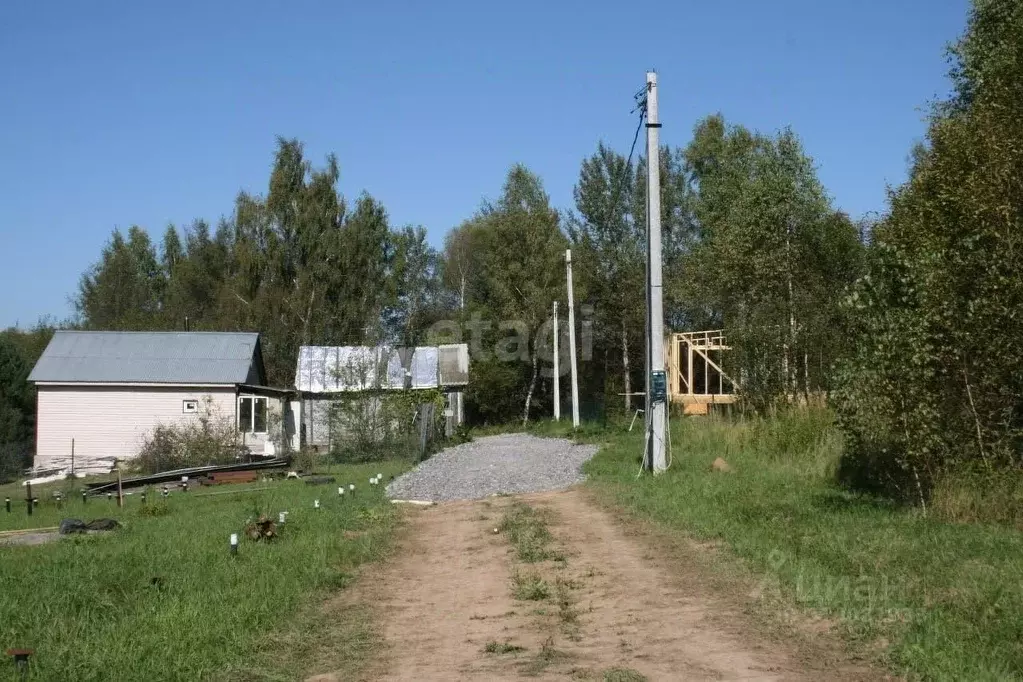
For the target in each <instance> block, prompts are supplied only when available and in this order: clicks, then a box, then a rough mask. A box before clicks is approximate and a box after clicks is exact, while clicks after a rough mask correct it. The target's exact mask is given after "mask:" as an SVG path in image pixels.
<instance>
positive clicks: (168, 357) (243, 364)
mask: <svg viewBox="0 0 1023 682" xmlns="http://www.w3.org/2000/svg"><path fill="white" fill-rule="evenodd" d="M258 344H259V334H255V333H230V332H81V331H58V332H57V333H56V334H54V335H53V340H51V341H50V344H49V345H48V346H47V347H46V350H45V351H43V354H42V357H40V358H39V362H37V363H36V366H35V368H34V369H33V370H32V373H31V374H30V375H29V377H28V378H29V381H42V382H47V381H48V382H58V383H126V384H128V383H139V384H143V383H157V384H244V383H253V382H252V379H253V378H258V379H260V381H259V382H258V383H262V366H261V362H262V360H261V358H259V357H258V353H257V347H258Z"/></svg>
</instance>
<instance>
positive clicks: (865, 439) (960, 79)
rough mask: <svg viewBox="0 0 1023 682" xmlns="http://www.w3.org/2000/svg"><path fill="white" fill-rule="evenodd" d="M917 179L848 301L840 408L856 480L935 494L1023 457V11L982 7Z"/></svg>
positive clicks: (920, 154)
mask: <svg viewBox="0 0 1023 682" xmlns="http://www.w3.org/2000/svg"><path fill="white" fill-rule="evenodd" d="M951 55H952V58H953V66H952V72H951V76H952V79H953V83H954V84H955V92H954V94H953V95H952V97H951V98H950V99H949V100H948V101H946V102H941V103H939V104H937V105H936V106H935V107H934V110H933V111H932V114H931V121H930V126H929V129H928V134H927V144H926V145H925V146H924V147H921V148H918V149H916V150H915V153H914V155H913V162H914V163H913V167H912V169H911V174H910V179H909V181H908V182H907V183H906V184H905V185H903V186H902V187H900V188H898V189H897V190H895V191H893V192H892V194H891V199H890V201H891V208H890V211H889V214H888V215H887V216H885V218H884V219H883V220H882V221H881V222H880V223H879V224H877V225H876V226H875V227H874V229H873V231H872V239H871V249H870V253H869V258H868V263H869V270H868V274H867V275H866V276H864V277H863V278H862V279H861V280H860V281H859V282H858V283H857V286H856V288H855V290H854V291H853V294H852V296H851V298H850V300H849V308H850V315H849V316H848V318H847V319H848V322H849V324H848V327H847V329H846V331H847V333H848V334H850V336H852V337H853V339H854V340H855V344H854V346H853V347H854V349H855V352H854V353H853V354H852V355H851V357H850V358H849V360H848V361H847V362H846V363H845V365H844V372H843V373H842V383H841V390H840V391H839V394H838V397H839V401H838V406H839V415H840V418H841V423H842V424H843V425H844V427H845V430H846V433H847V434H848V436H849V447H848V448H847V452H848V457H847V460H846V467H845V473H846V474H847V476H848V477H849V480H850V481H851V482H856V483H861V484H864V485H868V486H871V487H875V488H883V489H886V490H888V491H889V492H893V493H895V494H898V495H901V496H903V497H907V498H910V499H914V500H918V501H919V502H921V503H925V502H926V498H927V494H928V487H929V485H930V484H931V483H932V482H933V481H934V480H935V479H936V478H937V477H938V476H940V475H941V474H942V473H943V472H946V471H949V470H953V469H957V468H960V467H970V468H974V467H975V468H977V469H980V470H981V471H988V472H990V471H996V470H1004V469H1018V467H1019V466H1020V465H1021V464H1023V461H1021V455H1020V453H1021V452H1023V315H1020V310H1023V281H1021V280H1020V277H1019V273H1020V272H1021V271H1023V213H1021V212H1020V206H1023V174H1021V173H1020V169H1021V168H1023V127H1021V126H1020V121H1021V120H1023V97H1021V84H1023V5H1021V4H1020V3H1019V2H1016V1H1015V0H975V1H974V3H973V9H972V11H971V14H970V19H969V23H968V26H967V30H966V33H965V35H964V36H963V37H962V39H961V40H960V41H959V42H958V43H957V44H956V45H955V46H954V47H953V48H952V50H951Z"/></svg>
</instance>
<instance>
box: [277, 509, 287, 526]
mask: <svg viewBox="0 0 1023 682" xmlns="http://www.w3.org/2000/svg"><path fill="white" fill-rule="evenodd" d="M286 518H287V514H285V513H284V512H281V513H279V514H278V515H277V523H279V524H281V525H282V526H283V525H284V520H285V519H286Z"/></svg>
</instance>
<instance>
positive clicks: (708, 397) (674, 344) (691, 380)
mask: <svg viewBox="0 0 1023 682" xmlns="http://www.w3.org/2000/svg"><path fill="white" fill-rule="evenodd" d="M668 341H669V342H668V390H669V394H670V397H671V402H673V403H675V404H678V405H681V406H682V411H683V413H684V414H707V412H708V411H709V410H710V406H711V405H715V404H729V403H734V402H735V401H736V382H735V380H734V379H733V378H732V377H730V376H729V375H728V373H727V372H725V370H724V369H722V368H723V366H724V364H725V361H724V358H725V354H726V353H727V352H728V351H730V350H731V348H730V347H729V346H728V344H727V342H726V340H725V335H724V332H723V331H721V330H720V329H715V330H709V331H699V332H681V333H675V334H672V335H671V336H670V337H669V339H668Z"/></svg>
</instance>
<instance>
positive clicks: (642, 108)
mask: <svg viewBox="0 0 1023 682" xmlns="http://www.w3.org/2000/svg"><path fill="white" fill-rule="evenodd" d="M645 92H646V88H644V89H643V90H641V91H640V92H639V93H638V94H637V95H636V97H637V98H638V97H639V96H640V95H642V94H643V93H645ZM637 109H638V110H639V123H637V124H636V133H635V134H634V135H633V136H632V147H631V148H630V149H629V158H628V160H627V161H626V162H625V167H626V168H628V169H629V170H630V171H631V170H632V156H633V154H635V153H636V143H637V142H638V141H639V131H640V130H642V129H643V121H645V120H646V97H644V98H643V99H642V100H641V101H640V102H638V103H637V104H636V108H635V109H633V110H632V111H636V110H637ZM630 113H631V112H630ZM624 184H625V176H623V177H622V179H621V181H620V182H619V183H618V186H617V187H615V193H614V195H613V196H612V197H611V210H610V211H608V218H609V219H610V218H612V217H613V216H614V214H615V211H617V210H618V200H619V199H620V198H621V194H622V186H623V185H624Z"/></svg>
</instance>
